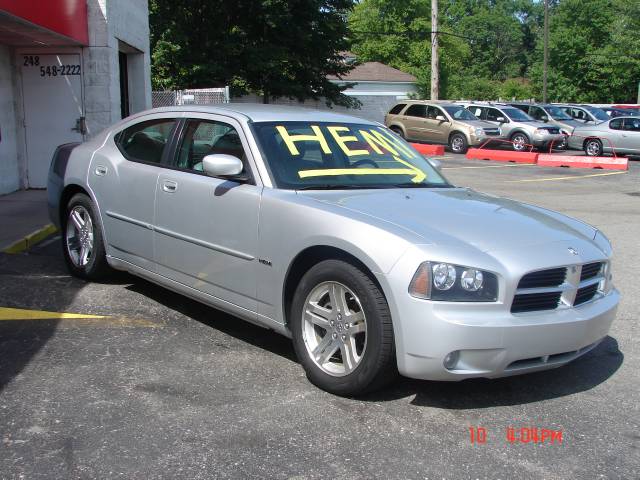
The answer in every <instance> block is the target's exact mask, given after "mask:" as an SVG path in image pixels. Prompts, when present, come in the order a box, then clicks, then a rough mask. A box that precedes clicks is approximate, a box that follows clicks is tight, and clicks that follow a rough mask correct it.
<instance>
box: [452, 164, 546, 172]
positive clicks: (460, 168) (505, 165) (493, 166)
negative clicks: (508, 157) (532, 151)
mask: <svg viewBox="0 0 640 480" xmlns="http://www.w3.org/2000/svg"><path fill="white" fill-rule="evenodd" d="M535 166H536V165H535V164H533V163H506V164H504V165H479V166H473V167H442V168H441V170H462V169H465V168H505V167H535Z"/></svg>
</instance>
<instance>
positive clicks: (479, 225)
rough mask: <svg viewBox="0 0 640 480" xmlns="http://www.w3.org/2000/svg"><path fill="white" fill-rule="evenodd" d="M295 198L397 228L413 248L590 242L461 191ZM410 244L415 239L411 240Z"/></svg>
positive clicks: (528, 208) (568, 222) (588, 233)
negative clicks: (416, 245) (424, 245)
mask: <svg viewBox="0 0 640 480" xmlns="http://www.w3.org/2000/svg"><path fill="white" fill-rule="evenodd" d="M300 194H302V195H305V196H307V197H311V198H313V199H315V200H317V201H319V202H323V203H328V204H332V205H336V206H339V207H342V208H343V209H344V210H345V214H346V212H348V211H353V212H358V213H361V214H364V215H367V216H370V217H374V218H377V219H379V220H383V221H386V222H389V223H391V224H393V225H394V226H396V227H401V228H403V229H405V230H407V231H410V232H412V233H413V234H415V235H417V236H419V237H421V239H419V240H418V241H417V242H416V243H430V244H441V245H453V244H457V245H461V244H462V245H464V246H469V245H470V246H473V247H475V248H477V249H478V250H480V251H483V252H491V251H498V250H503V249H505V248H513V247H514V246H517V247H518V248H522V247H527V246H533V245H540V244H547V243H554V242H560V241H571V240H574V239H576V238H580V239H582V240H588V241H590V240H592V239H593V238H594V237H595V235H596V232H597V230H596V229H595V228H593V227H591V226H590V225H587V224H585V223H583V222H580V221H578V220H575V219H573V218H570V217H567V216H564V215H562V214H559V213H556V212H553V211H550V210H545V209H543V208H540V207H535V206H533V205H527V204H523V203H519V202H516V201H513V200H509V199H506V198H498V197H493V196H489V195H485V194H481V193H478V192H475V191H472V190H469V189H464V188H444V189H393V190H384V189H379V190H362V191H344V190H343V191H305V192H300ZM414 241H415V240H414Z"/></svg>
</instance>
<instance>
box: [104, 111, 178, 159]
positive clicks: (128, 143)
mask: <svg viewBox="0 0 640 480" xmlns="http://www.w3.org/2000/svg"><path fill="white" fill-rule="evenodd" d="M175 123H176V122H175V119H173V118H160V119H155V120H148V121H146V122H140V123H136V124H135V125H132V126H130V127H129V128H126V129H125V130H123V131H121V132H120V133H118V134H117V135H116V137H115V142H116V145H117V146H118V149H119V150H120V152H121V153H122V154H123V155H124V157H125V158H126V159H127V160H131V161H135V162H143V163H155V164H160V163H162V158H163V154H164V151H165V148H166V146H167V144H168V143H169V139H170V138H171V135H172V133H173V129H174V127H175Z"/></svg>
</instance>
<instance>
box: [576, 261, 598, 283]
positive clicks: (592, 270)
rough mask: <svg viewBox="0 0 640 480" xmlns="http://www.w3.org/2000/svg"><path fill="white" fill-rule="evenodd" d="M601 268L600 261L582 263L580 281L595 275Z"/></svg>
mask: <svg viewBox="0 0 640 480" xmlns="http://www.w3.org/2000/svg"><path fill="white" fill-rule="evenodd" d="M601 270H602V262H595V263H587V264H586V265H583V266H582V271H581V272H580V281H582V280H589V279H590V278H593V277H597V276H598V274H599V273H600V271H601Z"/></svg>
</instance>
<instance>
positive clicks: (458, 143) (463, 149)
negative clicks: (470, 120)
mask: <svg viewBox="0 0 640 480" xmlns="http://www.w3.org/2000/svg"><path fill="white" fill-rule="evenodd" d="M449 148H450V149H451V151H452V152H453V153H467V150H469V142H467V137H465V136H464V135H463V134H461V133H454V134H453V135H451V137H450V138H449Z"/></svg>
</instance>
